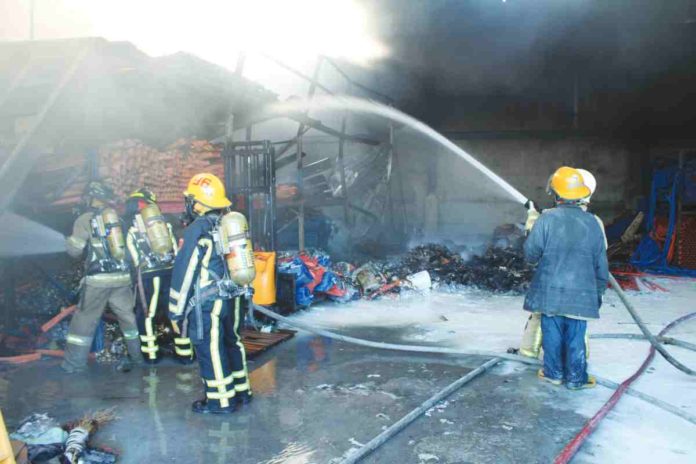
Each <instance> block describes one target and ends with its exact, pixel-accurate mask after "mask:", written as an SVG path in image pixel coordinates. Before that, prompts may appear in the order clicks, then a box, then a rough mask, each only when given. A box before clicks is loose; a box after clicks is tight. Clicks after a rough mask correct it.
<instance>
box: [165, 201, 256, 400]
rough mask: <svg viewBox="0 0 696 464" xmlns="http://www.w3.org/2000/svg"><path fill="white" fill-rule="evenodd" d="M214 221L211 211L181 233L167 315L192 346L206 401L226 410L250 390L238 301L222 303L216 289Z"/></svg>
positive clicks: (219, 266) (219, 272)
mask: <svg viewBox="0 0 696 464" xmlns="http://www.w3.org/2000/svg"><path fill="white" fill-rule="evenodd" d="M217 219H218V216H217V215H216V214H215V213H208V214H206V215H204V216H199V217H198V218H196V220H195V221H193V222H192V223H191V224H190V225H189V226H188V227H187V228H186V230H185V231H184V243H183V245H182V247H181V249H180V250H179V253H178V254H177V256H176V260H175V261H174V270H173V272H172V283H171V288H170V292H169V317H170V318H171V320H172V321H175V322H176V323H177V324H178V326H179V327H180V329H181V331H182V336H188V337H189V338H190V339H191V342H192V343H193V345H194V347H195V351H196V356H197V358H198V363H199V365H200V371H201V377H202V378H203V382H204V384H205V387H206V388H205V390H206V399H207V400H208V402H209V403H212V404H213V405H219V406H220V407H222V408H227V407H229V406H231V405H232V402H233V400H234V399H235V395H236V394H237V393H243V394H247V395H248V394H250V392H251V391H250V386H249V379H248V377H247V366H246V354H245V352H244V346H243V345H242V342H241V339H240V337H239V331H238V330H239V323H240V311H239V308H240V305H239V298H236V299H234V301H233V300H231V299H222V298H220V297H219V296H218V295H217V294H216V293H215V291H214V290H215V289H216V282H217V281H218V280H219V279H221V278H222V277H223V276H224V275H225V261H224V259H223V258H222V257H221V256H219V255H218V254H217V253H216V251H215V244H214V243H213V237H212V235H211V232H212V230H213V228H214V227H215V223H216V221H217ZM194 297H195V298H194ZM192 299H193V301H192Z"/></svg>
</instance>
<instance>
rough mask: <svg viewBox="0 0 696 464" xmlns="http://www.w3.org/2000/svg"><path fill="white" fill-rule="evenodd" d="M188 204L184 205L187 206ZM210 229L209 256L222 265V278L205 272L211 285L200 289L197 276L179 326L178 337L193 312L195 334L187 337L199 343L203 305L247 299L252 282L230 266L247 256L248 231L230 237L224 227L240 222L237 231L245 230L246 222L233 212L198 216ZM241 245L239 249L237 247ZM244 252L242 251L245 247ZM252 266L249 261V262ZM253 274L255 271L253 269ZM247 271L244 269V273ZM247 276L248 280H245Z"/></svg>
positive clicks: (185, 328)
mask: <svg viewBox="0 0 696 464" xmlns="http://www.w3.org/2000/svg"><path fill="white" fill-rule="evenodd" d="M187 203H188V202H187ZM191 213H193V202H191V205H190V206H189V205H188V204H187V214H191ZM200 217H202V218H203V219H205V220H206V221H207V222H208V223H209V224H210V225H211V226H212V227H211V230H210V232H209V234H210V236H211V237H212V239H213V247H214V248H213V252H214V253H215V254H216V255H217V256H218V257H219V258H220V259H221V260H222V261H223V263H224V265H223V272H222V275H218V273H216V272H215V271H213V270H212V269H210V268H208V269H207V272H208V274H209V275H210V277H211V280H212V282H211V283H210V284H208V285H206V286H205V287H201V282H200V279H201V278H200V272H199V273H198V276H197V278H196V283H195V286H194V289H193V292H194V294H193V297H191V299H190V300H189V301H188V304H187V305H186V310H185V312H184V323H183V326H182V334H183V333H186V334H188V319H189V315H190V314H191V313H192V312H193V314H194V317H195V319H196V334H193V335H192V334H188V335H190V336H191V339H192V340H202V338H203V305H204V304H206V303H208V302H210V301H212V300H231V299H234V298H238V297H244V298H247V299H249V298H251V296H252V295H253V288H252V287H251V286H250V285H249V284H250V283H251V281H252V280H253V277H254V276H253V275H251V274H250V273H248V272H247V274H245V275H241V274H240V271H241V272H243V271H244V269H240V267H239V266H238V267H235V266H234V264H235V263H237V262H239V260H240V259H242V255H244V254H245V253H246V254H250V253H251V250H250V248H251V242H250V240H249V233H248V230H243V232H239V233H237V234H230V233H229V227H225V225H226V224H229V223H230V221H234V220H236V221H239V220H240V218H241V219H243V224H240V228H241V229H246V228H247V224H246V219H245V218H244V216H243V215H241V214H240V213H236V212H229V211H228V212H226V213H224V214H218V213H216V212H208V213H206V214H203V215H201V216H200ZM242 242H243V243H244V245H242V246H240V243H242ZM247 244H248V246H249V249H248V250H244V249H243V248H246V246H247ZM251 265H252V266H253V257H252V261H251ZM253 269H254V271H253V274H255V268H253ZM246 270H247V271H248V269H246ZM249 275H251V278H249Z"/></svg>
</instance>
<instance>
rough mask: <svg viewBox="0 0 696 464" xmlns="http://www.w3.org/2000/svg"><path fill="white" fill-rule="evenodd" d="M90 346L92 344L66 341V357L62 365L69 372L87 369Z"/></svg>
mask: <svg viewBox="0 0 696 464" xmlns="http://www.w3.org/2000/svg"><path fill="white" fill-rule="evenodd" d="M90 348H91V347H90V346H83V345H75V344H73V343H66V345H65V359H64V360H63V363H62V364H61V365H60V367H61V368H62V369H63V370H64V371H65V372H67V373H68V374H74V373H77V372H84V371H86V370H87V358H88V357H89V350H90Z"/></svg>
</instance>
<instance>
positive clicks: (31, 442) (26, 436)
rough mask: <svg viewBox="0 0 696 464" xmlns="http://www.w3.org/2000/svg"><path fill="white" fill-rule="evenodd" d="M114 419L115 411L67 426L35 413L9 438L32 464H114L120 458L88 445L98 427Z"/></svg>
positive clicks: (86, 416)
mask: <svg viewBox="0 0 696 464" xmlns="http://www.w3.org/2000/svg"><path fill="white" fill-rule="evenodd" d="M115 419H116V415H115V413H114V409H113V408H111V409H105V410H102V411H97V412H95V413H89V414H86V415H85V416H84V417H82V418H81V419H79V420H76V421H73V422H72V423H67V424H64V425H60V424H59V423H58V421H57V420H55V419H54V418H52V417H50V416H49V415H48V414H41V413H34V414H32V415H30V416H29V417H27V418H26V419H24V420H23V421H22V422H21V423H20V425H19V427H18V428H17V430H16V431H15V432H14V433H12V434H10V438H12V440H14V441H15V442H17V443H21V444H23V445H25V446H26V449H27V455H28V460H29V462H31V463H36V464H38V463H54V462H55V463H57V462H66V463H70V464H73V463H78V462H79V463H80V464H111V463H115V462H116V458H117V455H116V454H115V453H113V452H111V451H108V450H100V449H95V448H90V447H88V441H89V439H90V438H91V437H92V436H93V435H94V433H95V432H96V431H97V430H98V428H99V427H101V426H103V425H105V424H107V423H109V422H111V421H113V420H115Z"/></svg>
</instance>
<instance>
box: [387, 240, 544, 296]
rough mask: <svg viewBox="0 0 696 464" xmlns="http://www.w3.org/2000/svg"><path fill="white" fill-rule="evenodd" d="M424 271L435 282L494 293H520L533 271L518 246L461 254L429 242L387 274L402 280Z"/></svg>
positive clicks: (413, 250) (524, 288)
mask: <svg viewBox="0 0 696 464" xmlns="http://www.w3.org/2000/svg"><path fill="white" fill-rule="evenodd" d="M465 256H466V255H465ZM467 258H468V259H467ZM424 270H425V271H428V273H429V274H430V277H431V279H432V280H433V282H434V283H435V284H436V285H440V286H443V285H444V286H459V285H461V286H469V287H475V288H479V289H481V290H488V291H491V292H496V293H523V292H524V291H526V289H527V286H528V285H529V281H530V280H531V277H532V272H533V271H532V268H531V267H530V266H528V265H527V264H526V263H525V261H524V256H523V254H522V250H520V249H517V248H497V247H490V248H488V249H487V250H486V252H485V253H483V254H482V255H480V256H476V255H473V256H471V257H463V256H462V254H460V253H457V252H455V251H453V250H451V249H450V248H448V247H446V246H444V245H437V244H428V245H421V246H418V247H416V248H414V249H412V250H411V251H409V252H408V253H407V254H406V255H405V256H404V257H403V258H401V259H400V260H398V261H397V263H396V265H395V266H394V267H393V268H391V269H390V273H391V274H393V275H396V276H398V277H399V278H402V279H403V278H406V277H407V276H408V275H413V274H415V273H417V272H419V271H424Z"/></svg>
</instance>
